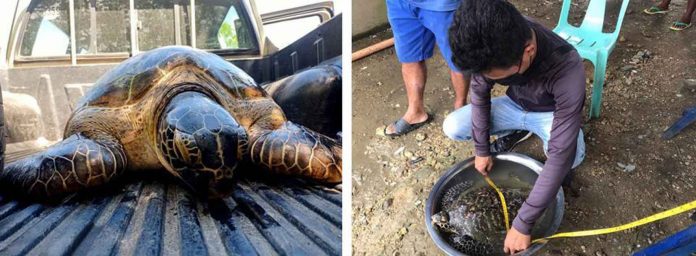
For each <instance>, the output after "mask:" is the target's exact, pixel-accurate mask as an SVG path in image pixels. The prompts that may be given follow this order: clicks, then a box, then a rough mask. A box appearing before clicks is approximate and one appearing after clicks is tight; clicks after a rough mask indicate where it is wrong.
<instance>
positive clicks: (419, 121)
mask: <svg viewBox="0 0 696 256" xmlns="http://www.w3.org/2000/svg"><path fill="white" fill-rule="evenodd" d="M430 121H432V115H430V114H428V113H425V116H423V117H417V118H409V117H407V116H404V117H402V118H400V119H399V120H397V121H395V122H393V123H391V124H390V125H387V127H384V135H385V136H387V137H398V136H401V135H404V134H407V133H409V132H411V131H413V130H415V129H418V128H420V127H421V126H423V125H425V124H427V123H430Z"/></svg>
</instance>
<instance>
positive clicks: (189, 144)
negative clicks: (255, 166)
mask: <svg viewBox="0 0 696 256" xmlns="http://www.w3.org/2000/svg"><path fill="white" fill-rule="evenodd" d="M157 136H158V147H159V148H160V150H161V152H162V155H163V157H164V158H165V161H166V163H165V166H167V169H168V170H170V171H171V172H172V173H173V174H174V175H175V176H177V177H179V178H180V179H181V180H182V181H183V182H184V183H185V184H186V185H187V186H188V187H189V188H191V189H192V190H194V192H197V193H198V194H199V195H201V196H204V197H205V196H207V197H211V198H215V197H220V196H222V195H225V194H227V193H229V192H231V189H232V187H233V186H231V184H230V183H231V182H232V178H233V174H234V170H235V169H236V167H237V165H238V163H239V161H238V159H239V158H241V155H242V154H241V153H238V152H240V150H238V148H239V147H240V144H244V143H245V142H246V132H245V131H244V129H243V128H242V127H241V126H240V125H239V124H238V123H237V121H236V120H235V119H234V118H233V117H232V116H231V115H230V114H229V113H228V112H227V111H226V110H225V109H224V108H223V107H222V106H220V105H219V104H218V103H216V102H214V101H213V100H211V99H210V98H208V97H207V96H206V95H204V94H202V93H198V92H185V93H181V94H179V95H177V96H175V97H174V98H173V99H172V101H171V102H169V104H168V105H167V107H166V108H165V110H164V113H163V114H162V117H161V119H160V122H159V126H158V135H157Z"/></svg>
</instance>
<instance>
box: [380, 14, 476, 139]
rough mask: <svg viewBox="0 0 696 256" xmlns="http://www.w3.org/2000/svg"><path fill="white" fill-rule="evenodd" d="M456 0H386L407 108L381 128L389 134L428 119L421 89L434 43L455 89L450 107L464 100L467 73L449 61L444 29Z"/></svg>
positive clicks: (467, 80) (423, 122)
mask: <svg viewBox="0 0 696 256" xmlns="http://www.w3.org/2000/svg"><path fill="white" fill-rule="evenodd" d="M458 6H459V0H387V17H388V18H389V24H391V27H392V31H393V33H394V45H395V47H396V55H397V57H398V58H399V62H401V74H402V76H403V79H404V85H405V88H406V96H407V98H408V109H407V110H406V113H405V114H404V115H403V116H402V117H401V118H400V119H399V120H397V121H395V122H394V123H391V124H389V125H388V126H387V127H385V129H384V134H385V135H386V136H389V137H395V136H400V135H404V134H406V133H408V132H410V131H412V130H415V129H417V128H419V127H421V126H423V125H424V124H426V123H428V122H430V121H431V120H432V116H431V114H429V113H427V112H426V111H425V106H424V104H423V91H424V89H425V82H426V77H427V75H426V74H427V71H426V66H425V60H426V59H428V58H430V57H432V56H433V49H434V48H435V44H436V43H437V46H438V48H439V49H440V52H441V53H442V56H443V57H444V59H445V61H446V62H447V65H448V66H449V68H450V77H451V79H452V85H453V87H454V91H455V100H454V108H455V109H458V108H460V107H462V106H464V105H465V104H466V97H467V93H468V91H469V76H468V75H465V74H464V73H462V72H460V71H459V69H457V67H456V66H455V65H454V64H453V63H452V50H450V45H449V41H448V34H447V33H448V32H447V31H448V30H449V27H450V24H451V23H452V16H453V14H454V10H455V9H457V7H458Z"/></svg>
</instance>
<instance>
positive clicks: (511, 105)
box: [442, 96, 585, 168]
mask: <svg viewBox="0 0 696 256" xmlns="http://www.w3.org/2000/svg"><path fill="white" fill-rule="evenodd" d="M552 124H553V112H528V111H525V110H524V109H522V107H520V106H519V105H517V103H515V102H514V101H512V100H511V99H510V98H509V97H508V96H500V97H495V98H493V99H491V128H490V134H491V135H498V136H504V135H506V134H508V133H509V132H511V131H514V130H526V131H530V132H532V133H534V134H536V135H537V136H539V138H541V140H542V141H543V142H544V153H546V152H547V149H548V142H549V139H550V138H551V125H552ZM442 129H443V130H444V131H445V134H446V135H447V136H448V137H450V138H451V139H453V140H458V141H464V140H471V139H472V137H471V105H466V106H464V107H462V108H460V109H457V110H456V111H454V112H452V113H450V114H449V115H447V118H445V122H444V123H443V124H442ZM577 147H578V148H577V150H576V153H575V161H574V162H573V167H572V168H575V167H577V166H578V165H580V163H582V160H583V159H585V140H584V136H583V134H582V130H580V133H579V134H578V146H577Z"/></svg>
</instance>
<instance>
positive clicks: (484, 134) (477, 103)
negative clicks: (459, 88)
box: [471, 74, 493, 157]
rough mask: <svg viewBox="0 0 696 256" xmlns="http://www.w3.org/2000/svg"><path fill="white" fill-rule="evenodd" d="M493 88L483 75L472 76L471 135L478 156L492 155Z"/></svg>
mask: <svg viewBox="0 0 696 256" xmlns="http://www.w3.org/2000/svg"><path fill="white" fill-rule="evenodd" d="M491 88H493V84H491V83H490V82H488V81H486V79H484V78H483V77H482V76H481V75H479V74H473V75H472V76H471V122H472V126H471V127H472V130H471V136H472V137H473V139H474V148H475V153H476V156H484V157H485V156H490V155H491V151H490V144H489V137H490V126H491V121H490V120H491Z"/></svg>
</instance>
